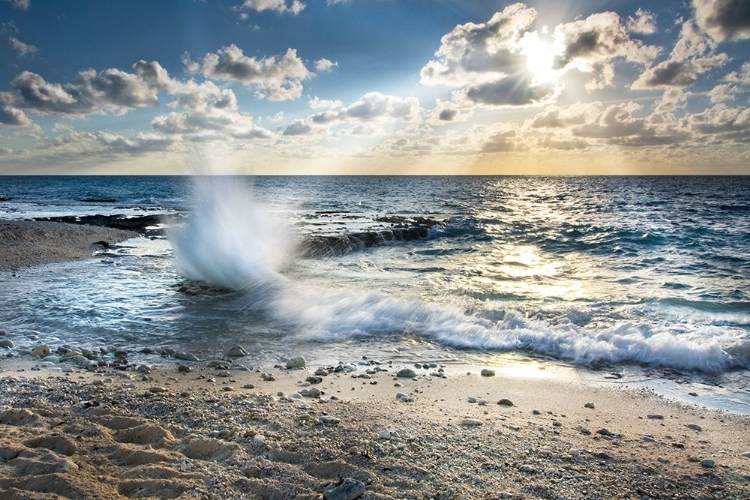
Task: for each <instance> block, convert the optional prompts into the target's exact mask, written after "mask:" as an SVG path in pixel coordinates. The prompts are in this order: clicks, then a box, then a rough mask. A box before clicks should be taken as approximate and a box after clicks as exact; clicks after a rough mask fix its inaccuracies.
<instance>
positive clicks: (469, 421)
mask: <svg viewBox="0 0 750 500" xmlns="http://www.w3.org/2000/svg"><path fill="white" fill-rule="evenodd" d="M482 423H483V422H482V421H481V420H479V419H476V418H465V419H463V420H462V421H461V425H463V426H464V427H479V426H480V425H482Z"/></svg>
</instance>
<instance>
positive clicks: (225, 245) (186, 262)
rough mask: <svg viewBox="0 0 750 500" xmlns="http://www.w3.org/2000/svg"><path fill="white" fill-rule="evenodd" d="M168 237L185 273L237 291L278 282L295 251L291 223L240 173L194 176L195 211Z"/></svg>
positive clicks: (178, 265) (186, 275)
mask: <svg viewBox="0 0 750 500" xmlns="http://www.w3.org/2000/svg"><path fill="white" fill-rule="evenodd" d="M167 237H168V238H169V241H170V243H171V244H172V247H173V248H174V255H175V262H176V265H177V268H178V269H179V271H180V272H181V273H182V275H183V276H185V277H186V278H188V279H190V280H195V281H202V282H206V283H210V284H213V285H217V286H221V287H226V288H231V289H234V290H248V289H254V288H257V287H268V286H272V285H275V284H277V283H278V281H279V280H280V279H281V277H280V275H279V273H278V271H279V269H280V268H281V266H282V265H283V264H284V263H285V262H286V260H287V259H288V257H289V255H290V252H291V244H290V239H289V235H288V233H287V231H286V224H285V223H284V222H283V221H279V220H278V218H277V216H275V215H272V214H271V213H270V212H269V211H268V210H267V209H266V207H264V206H263V205H262V204H261V203H260V202H259V201H258V200H256V199H255V198H254V196H253V192H252V189H251V188H250V187H249V186H248V185H247V184H246V179H245V178H238V177H223V176H196V177H194V181H193V203H192V207H191V210H190V214H189V216H188V218H187V219H186V220H185V222H184V223H183V224H179V225H176V226H174V227H171V228H169V229H168V230H167Z"/></svg>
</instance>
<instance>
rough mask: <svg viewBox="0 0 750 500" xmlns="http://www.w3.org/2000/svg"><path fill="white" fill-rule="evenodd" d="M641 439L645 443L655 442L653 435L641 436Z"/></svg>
mask: <svg viewBox="0 0 750 500" xmlns="http://www.w3.org/2000/svg"><path fill="white" fill-rule="evenodd" d="M643 440H644V441H645V442H646V443H655V442H656V438H655V437H654V436H643Z"/></svg>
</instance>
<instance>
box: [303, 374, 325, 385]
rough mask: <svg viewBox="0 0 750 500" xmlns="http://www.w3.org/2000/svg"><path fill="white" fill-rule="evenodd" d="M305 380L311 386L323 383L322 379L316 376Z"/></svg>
mask: <svg viewBox="0 0 750 500" xmlns="http://www.w3.org/2000/svg"><path fill="white" fill-rule="evenodd" d="M305 380H306V381H307V382H310V383H311V384H320V383H321V382H323V377H318V376H317V375H314V376H312V377H307V379H305Z"/></svg>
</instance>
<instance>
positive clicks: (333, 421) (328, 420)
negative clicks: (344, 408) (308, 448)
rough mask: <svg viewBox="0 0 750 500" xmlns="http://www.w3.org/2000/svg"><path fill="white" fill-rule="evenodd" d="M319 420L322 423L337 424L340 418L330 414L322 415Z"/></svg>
mask: <svg viewBox="0 0 750 500" xmlns="http://www.w3.org/2000/svg"><path fill="white" fill-rule="evenodd" d="M319 420H320V423H321V424H323V425H337V424H338V423H339V422H341V420H340V419H338V418H336V417H332V416H330V415H322V416H321V417H320V418H319Z"/></svg>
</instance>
